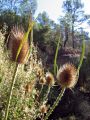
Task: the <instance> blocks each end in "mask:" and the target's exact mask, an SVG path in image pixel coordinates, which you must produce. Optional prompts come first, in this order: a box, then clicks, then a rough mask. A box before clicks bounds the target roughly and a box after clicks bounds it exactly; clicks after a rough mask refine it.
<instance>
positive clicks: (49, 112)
mask: <svg viewBox="0 0 90 120" xmlns="http://www.w3.org/2000/svg"><path fill="white" fill-rule="evenodd" d="M64 92H65V88H62V90H61V92H60V94H59V96H58V97H57V99H56V101H55V102H54V104H53V105H52V107H51V108H50V110H49V111H48V112H47V114H46V116H45V119H44V120H48V117H49V116H50V115H51V113H52V112H53V110H54V109H55V107H56V106H57V105H58V103H59V101H60V100H61V98H62V96H63V94H64Z"/></svg>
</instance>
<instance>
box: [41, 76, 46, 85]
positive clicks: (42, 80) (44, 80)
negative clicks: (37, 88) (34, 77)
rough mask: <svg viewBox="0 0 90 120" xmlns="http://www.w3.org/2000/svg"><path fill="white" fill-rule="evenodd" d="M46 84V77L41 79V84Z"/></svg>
mask: <svg viewBox="0 0 90 120" xmlns="http://www.w3.org/2000/svg"><path fill="white" fill-rule="evenodd" d="M45 83H46V79H45V77H41V78H40V81H39V84H41V85H45Z"/></svg>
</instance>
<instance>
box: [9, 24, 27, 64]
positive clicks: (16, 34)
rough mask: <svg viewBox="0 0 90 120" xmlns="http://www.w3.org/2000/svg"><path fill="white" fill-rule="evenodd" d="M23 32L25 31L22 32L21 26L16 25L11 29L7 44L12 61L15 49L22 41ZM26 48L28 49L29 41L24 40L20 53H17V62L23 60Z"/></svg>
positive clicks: (14, 57) (14, 58)
mask: <svg viewBox="0 0 90 120" xmlns="http://www.w3.org/2000/svg"><path fill="white" fill-rule="evenodd" d="M24 34H25V32H24V30H23V28H20V27H18V26H15V27H13V28H12V29H11V34H10V38H9V43H8V44H9V45H8V46H9V49H10V51H11V60H13V61H15V60H16V55H17V51H18V48H19V46H20V44H21V42H22V39H23V38H24ZM28 50H29V43H28V41H27V40H26V41H25V42H24V43H23V45H22V48H21V51H20V54H19V55H18V58H17V61H16V62H17V63H24V62H25V60H24V59H25V57H26V54H27V52H28Z"/></svg>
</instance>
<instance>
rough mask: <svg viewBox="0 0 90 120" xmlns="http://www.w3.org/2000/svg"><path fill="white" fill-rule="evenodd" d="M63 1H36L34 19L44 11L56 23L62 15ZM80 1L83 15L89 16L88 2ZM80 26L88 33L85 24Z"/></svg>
mask: <svg viewBox="0 0 90 120" xmlns="http://www.w3.org/2000/svg"><path fill="white" fill-rule="evenodd" d="M63 1H64V0H37V3H38V8H37V11H36V13H35V17H36V16H37V15H38V13H42V12H43V11H46V12H47V14H48V16H49V18H50V19H52V20H54V21H55V22H56V23H57V22H58V18H59V16H61V15H63V11H62V4H63ZM81 1H82V3H84V8H83V10H84V11H85V13H86V14H90V0H81ZM81 26H83V27H84V30H85V31H88V32H89V31H90V26H88V25H87V24H86V23H84V24H82V25H81ZM89 34H90V32H89Z"/></svg>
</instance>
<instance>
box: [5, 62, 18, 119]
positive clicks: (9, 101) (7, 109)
mask: <svg viewBox="0 0 90 120" xmlns="http://www.w3.org/2000/svg"><path fill="white" fill-rule="evenodd" d="M17 70H18V64H17V63H16V67H15V71H14V75H13V78H12V83H11V87H10V93H9V96H8V101H7V106H6V110H5V118H4V120H7V118H8V113H9V107H10V103H11V99H12V93H13V88H14V84H15V81H16V75H17Z"/></svg>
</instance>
